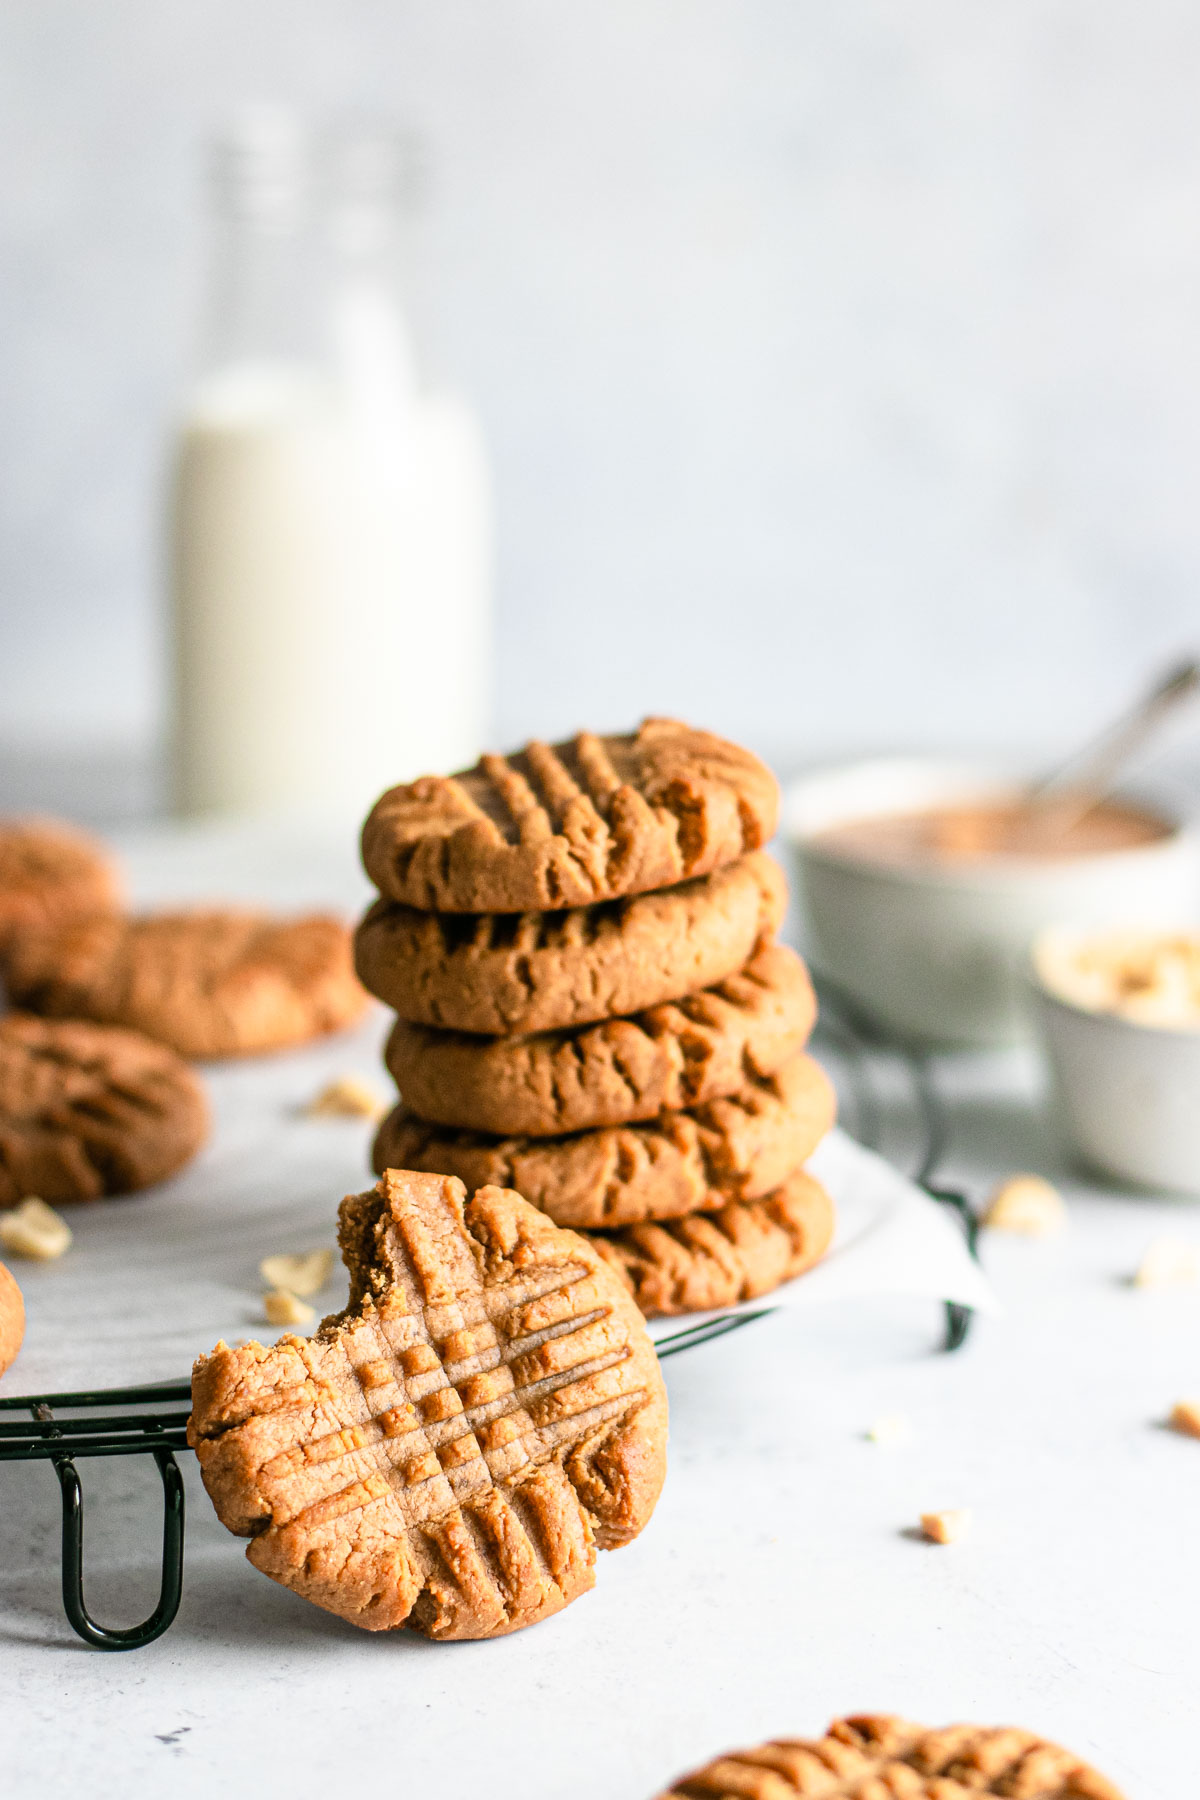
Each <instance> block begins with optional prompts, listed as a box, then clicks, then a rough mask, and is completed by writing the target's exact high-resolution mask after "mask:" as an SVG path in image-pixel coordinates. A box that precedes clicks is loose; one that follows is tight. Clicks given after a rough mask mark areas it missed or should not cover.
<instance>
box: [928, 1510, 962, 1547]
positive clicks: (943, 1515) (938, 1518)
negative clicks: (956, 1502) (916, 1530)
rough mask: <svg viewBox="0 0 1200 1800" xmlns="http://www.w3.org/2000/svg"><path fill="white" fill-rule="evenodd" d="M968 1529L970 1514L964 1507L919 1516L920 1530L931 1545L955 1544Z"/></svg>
mask: <svg viewBox="0 0 1200 1800" xmlns="http://www.w3.org/2000/svg"><path fill="white" fill-rule="evenodd" d="M970 1529H971V1514H970V1512H969V1511H968V1510H967V1508H966V1507H957V1508H951V1509H950V1511H948V1512H928V1513H922V1514H921V1530H922V1531H923V1532H924V1533H925V1536H926V1537H927V1538H928V1539H929V1541H930V1543H931V1544H956V1543H957V1542H958V1541H959V1539H960V1538H965V1537H966V1535H967V1533H968V1532H969V1531H970Z"/></svg>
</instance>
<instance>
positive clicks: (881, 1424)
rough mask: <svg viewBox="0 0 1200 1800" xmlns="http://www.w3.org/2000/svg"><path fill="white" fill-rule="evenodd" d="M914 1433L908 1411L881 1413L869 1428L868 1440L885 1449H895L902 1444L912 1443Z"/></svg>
mask: <svg viewBox="0 0 1200 1800" xmlns="http://www.w3.org/2000/svg"><path fill="white" fill-rule="evenodd" d="M912 1435H913V1429H912V1424H911V1422H910V1420H909V1418H908V1415H907V1414H906V1413H881V1414H880V1416H879V1418H877V1419H876V1420H875V1423H874V1424H873V1425H871V1426H870V1427H869V1428H868V1430H867V1440H868V1442H869V1443H872V1444H878V1445H879V1446H880V1447H881V1448H882V1449H885V1450H895V1449H898V1448H899V1446H900V1445H901V1444H911V1442H912Z"/></svg>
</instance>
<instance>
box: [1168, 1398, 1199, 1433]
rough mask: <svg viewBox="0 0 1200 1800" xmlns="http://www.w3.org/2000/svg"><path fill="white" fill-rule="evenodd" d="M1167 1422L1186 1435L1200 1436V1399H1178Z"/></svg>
mask: <svg viewBox="0 0 1200 1800" xmlns="http://www.w3.org/2000/svg"><path fill="white" fill-rule="evenodd" d="M1167 1423H1168V1424H1169V1425H1170V1427H1171V1430H1172V1431H1182V1433H1183V1435H1184V1436H1185V1437H1194V1438H1200V1400H1177V1401H1176V1402H1175V1405H1174V1406H1173V1407H1172V1408H1171V1416H1170V1418H1169V1419H1168V1420H1167Z"/></svg>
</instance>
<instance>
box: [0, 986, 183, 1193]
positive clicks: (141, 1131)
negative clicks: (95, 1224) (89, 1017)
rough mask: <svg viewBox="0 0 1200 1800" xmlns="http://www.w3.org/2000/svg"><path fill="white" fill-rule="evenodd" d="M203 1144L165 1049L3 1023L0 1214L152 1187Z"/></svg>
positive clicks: (98, 1030) (111, 1035)
mask: <svg viewBox="0 0 1200 1800" xmlns="http://www.w3.org/2000/svg"><path fill="white" fill-rule="evenodd" d="M207 1136H208V1103H207V1101H206V1100H205V1098H204V1091H203V1089H202V1088H201V1086H200V1083H199V1082H198V1081H197V1079H196V1077H195V1075H193V1073H192V1071H191V1070H190V1069H189V1068H188V1066H187V1064H186V1063H183V1062H181V1061H180V1060H179V1058H178V1057H177V1056H176V1055H175V1054H174V1052H173V1051H171V1050H168V1049H166V1048H165V1047H164V1046H163V1045H162V1044H155V1043H152V1042H151V1041H150V1039H149V1038H144V1037H141V1036H139V1035H138V1033H137V1032H133V1031H118V1030H116V1029H114V1028H113V1027H111V1026H107V1025H90V1024H85V1023H83V1022H82V1021H80V1020H76V1019H62V1020H47V1019H34V1018H30V1017H28V1016H27V1015H24V1014H21V1013H9V1014H8V1015H7V1016H6V1017H5V1018H3V1019H0V1206H14V1205H15V1204H16V1203H17V1201H18V1200H22V1199H24V1198H25V1196H26V1195H28V1194H36V1195H38V1196H39V1197H40V1198H41V1199H43V1200H49V1201H61V1200H97V1199H99V1198H100V1196H101V1195H102V1194H126V1193H129V1192H131V1191H132V1190H133V1189H135V1188H143V1187H149V1185H150V1184H151V1183H152V1182H155V1181H165V1179H166V1178H167V1176H168V1175H173V1174H174V1173H175V1171H176V1170H177V1169H180V1168H182V1167H183V1165H184V1163H185V1162H187V1161H188V1160H189V1159H190V1158H191V1157H192V1156H194V1155H195V1153H196V1151H197V1150H198V1149H199V1148H200V1145H201V1144H202V1143H203V1142H204V1140H205V1138H206V1137H207Z"/></svg>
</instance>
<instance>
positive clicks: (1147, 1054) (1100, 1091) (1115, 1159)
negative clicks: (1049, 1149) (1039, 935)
mask: <svg viewBox="0 0 1200 1800" xmlns="http://www.w3.org/2000/svg"><path fill="white" fill-rule="evenodd" d="M1053 935H1054V938H1055V939H1056V940H1057V941H1058V943H1059V944H1061V943H1062V942H1063V940H1064V939H1065V938H1067V937H1068V936H1069V937H1075V938H1078V937H1081V936H1086V935H1087V934H1086V933H1081V932H1070V933H1066V932H1063V931H1060V930H1056V931H1055V932H1054V934H1053ZM1031 986H1032V990H1033V995H1034V1005H1035V1009H1036V1016H1037V1021H1038V1025H1039V1029H1040V1033H1041V1037H1042V1041H1043V1043H1044V1045H1045V1049H1046V1055H1047V1059H1048V1061H1049V1064H1050V1072H1051V1076H1052V1078H1053V1082H1054V1088H1055V1092H1056V1096H1057V1100H1058V1104H1059V1110H1060V1112H1061V1115H1062V1117H1063V1120H1064V1123H1065V1124H1066V1126H1067V1129H1068V1131H1069V1132H1070V1135H1071V1137H1072V1139H1073V1140H1074V1143H1075V1147H1076V1149H1077V1150H1078V1151H1079V1154H1080V1156H1081V1157H1082V1158H1083V1160H1084V1161H1085V1162H1086V1163H1090V1164H1091V1166H1092V1167H1093V1168H1095V1169H1099V1170H1101V1171H1102V1172H1103V1173H1104V1174H1106V1175H1112V1176H1115V1177H1116V1178H1117V1179H1118V1180H1120V1181H1125V1182H1133V1183H1135V1184H1136V1185H1138V1186H1140V1187H1149V1188H1158V1189H1162V1188H1168V1189H1170V1190H1171V1191H1173V1192H1178V1193H1187V1194H1196V1195H1200V1027H1198V1028H1197V1029H1196V1030H1194V1031H1190V1030H1178V1029H1168V1028H1167V1027H1164V1026H1160V1025H1142V1024H1139V1023H1137V1022H1136V1021H1134V1020H1131V1019H1124V1018H1120V1017H1119V1016H1118V1015H1117V1014H1115V1013H1110V1012H1092V1011H1090V1010H1088V1009H1086V1008H1084V1007H1082V1006H1076V1005H1074V1004H1073V1003H1072V1002H1071V1001H1070V1000H1066V999H1064V998H1063V997H1062V996H1061V995H1060V994H1056V993H1054V992H1053V991H1052V989H1050V988H1049V987H1047V986H1046V984H1045V982H1044V981H1042V980H1041V979H1040V977H1039V976H1038V974H1037V970H1036V967H1035V969H1034V970H1033V973H1032V976H1031Z"/></svg>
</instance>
